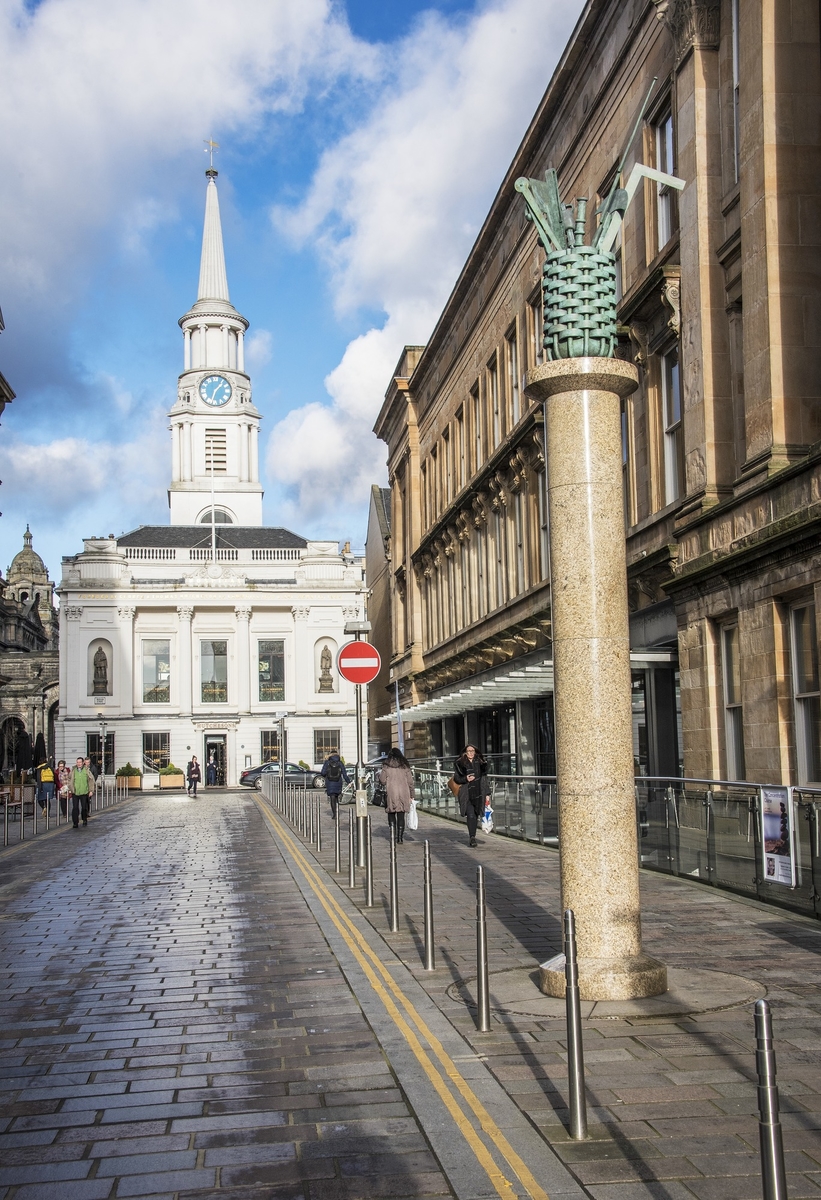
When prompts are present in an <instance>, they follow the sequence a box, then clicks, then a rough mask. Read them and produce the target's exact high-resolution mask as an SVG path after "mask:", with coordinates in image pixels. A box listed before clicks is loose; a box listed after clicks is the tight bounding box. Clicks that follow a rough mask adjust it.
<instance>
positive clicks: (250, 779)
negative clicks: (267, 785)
mask: <svg viewBox="0 0 821 1200" xmlns="http://www.w3.org/2000/svg"><path fill="white" fill-rule="evenodd" d="M269 773H271V774H274V775H278V774H279V763H277V762H267V763H262V764H261V766H258V767H249V768H248V769H247V771H243V772H242V773H241V775H240V777H239V781H240V783H241V784H243V785H244V786H245V787H259V784H260V779H261V778H262V776H263V775H268V774H269ZM285 782H286V783H292V784H294V785H295V786H296V787H315V788H321V787H324V786H325V780H324V779H323V778H322V773H321V772H320V771H312V770H311V769H310V768H308V767H300V766H299V764H298V763H290V762H286V764H285Z"/></svg>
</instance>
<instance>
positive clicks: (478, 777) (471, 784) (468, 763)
mask: <svg viewBox="0 0 821 1200" xmlns="http://www.w3.org/2000/svg"><path fill="white" fill-rule="evenodd" d="M453 778H454V780H455V782H456V783H458V784H459V809H460V811H461V813H462V816H463V817H466V818H467V823H468V833H469V834H470V844H471V846H477V845H478V842H477V841H476V826H477V825H478V824H479V818H480V817H481V816H482V814H483V813H484V810H485V797H486V796H489V795H490V781H489V779H488V777H487V762H486V761H485V759H484V757H483V755H481V754H480V753H479V751H478V750H477V749H476V747H475V746H465V748H464V750H463V751H462V754H461V755H460V757H459V758H457V760H456V763H455V765H454V768H453Z"/></svg>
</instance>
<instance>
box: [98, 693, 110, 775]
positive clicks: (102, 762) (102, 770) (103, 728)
mask: <svg viewBox="0 0 821 1200" xmlns="http://www.w3.org/2000/svg"><path fill="white" fill-rule="evenodd" d="M97 716H98V717H99V719H100V774H101V775H102V777H103V783H105V735H106V730H107V729H108V723H107V722H106V720H105V714H104V713H102V712H100V710H99V709H98V710H97Z"/></svg>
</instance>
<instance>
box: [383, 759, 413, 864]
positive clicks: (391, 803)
mask: <svg viewBox="0 0 821 1200" xmlns="http://www.w3.org/2000/svg"><path fill="white" fill-rule="evenodd" d="M379 782H380V783H384V785H385V793H386V795H387V800H388V804H387V809H388V824H389V825H393V826H394V827H395V829H396V844H397V846H401V845H402V842H403V841H404V840H405V814H406V813H409V812H410V810H411V803H412V802H413V798H414V790H415V789H414V782H413V771H412V770H411V768H410V763H409V762H408V760H407V759H406V758H405V756H404V754H403V753H402V751H401V750H397V749H396V747H395V746H394V747H393V749H392V750H391V751H390V753H389V754H388V757H387V758H386V759H385V765H384V767H383V768H382V770H381V772H380V775H379Z"/></svg>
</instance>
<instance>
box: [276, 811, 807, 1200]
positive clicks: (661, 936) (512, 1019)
mask: <svg viewBox="0 0 821 1200" xmlns="http://www.w3.org/2000/svg"><path fill="white" fill-rule="evenodd" d="M371 812H372V814H374V875H375V880H376V886H375V899H376V905H375V907H374V908H373V909H366V908H365V907H364V894H363V889H362V886H361V874H362V873H361V872H360V873H359V874H358V886H357V888H356V890H355V891H353V892H351V893H350V895H351V896H352V897H353V898H354V900H355V903H356V904H357V906H358V907H359V909H360V910H361V912H362V914H363V916H365V917H366V918H367V919H369V920H370V921H371V923H372V924H373V927H374V928H375V929H376V930H378V931H379V932H380V934H381V935H382V936H384V938H385V939H386V941H387V942H388V943H389V944H390V945H391V946H392V947H393V948H394V949H395V952H396V954H397V955H398V956H399V957H400V959H402V961H403V962H405V963H407V965H408V967H409V968H410V970H411V971H412V972H413V974H414V976H415V978H416V979H417V980H418V981H419V983H420V985H421V986H422V987H424V988H425V989H426V991H427V992H428V994H429V995H430V996H431V997H432V998H433V999H434V1000H435V1001H436V1003H437V1004H438V1005H439V1006H440V1008H441V1009H442V1011H443V1012H444V1013H445V1014H446V1015H447V1017H448V1018H449V1020H450V1021H451V1022H453V1023H454V1025H455V1026H456V1027H457V1028H458V1029H459V1031H460V1032H461V1033H462V1034H463V1036H464V1037H465V1038H466V1039H467V1041H468V1042H469V1044H471V1045H472V1046H473V1047H474V1048H475V1049H476V1051H477V1053H479V1054H480V1055H482V1056H485V1058H486V1061H487V1063H488V1065H489V1066H490V1068H491V1070H492V1072H493V1075H494V1076H495V1078H496V1079H497V1080H498V1081H499V1082H500V1083H501V1084H502V1085H503V1086H504V1088H505V1089H506V1090H507V1092H508V1094H509V1095H510V1096H511V1097H512V1098H513V1099H514V1101H515V1102H516V1104H517V1105H518V1106H519V1108H520V1109H521V1110H522V1112H523V1113H525V1114H527V1116H528V1118H529V1119H530V1121H531V1122H533V1124H534V1125H535V1126H537V1127H538V1128H539V1129H540V1130H541V1131H542V1132H543V1134H544V1136H545V1138H547V1139H548V1141H549V1142H550V1143H551V1145H552V1146H553V1147H554V1148H555V1150H556V1151H557V1153H558V1154H559V1155H560V1156H561V1157H562V1158H563V1159H564V1160H565V1161H566V1163H567V1164H568V1165H569V1167H570V1168H571V1170H572V1172H573V1173H574V1175H575V1176H576V1177H577V1179H578V1180H580V1181H581V1182H582V1184H583V1185H584V1187H585V1189H586V1190H587V1192H588V1194H589V1195H590V1196H593V1197H595V1200H634V1198H635V1200H639V1198H640V1200H647V1198H648V1197H657V1198H659V1200H685V1197H686V1198H688V1200H692V1197H694V1196H695V1197H698V1200H759V1198H760V1196H761V1180H760V1173H759V1158H758V1124H757V1119H756V1112H757V1108H756V1087H755V1060H754V1048H755V1038H754V1029H753V1018H752V1003H746V1004H742V1005H739V1006H735V1007H730V1008H727V1009H725V1010H723V1011H716V1012H707V1013H703V1014H701V1015H689V1016H678V1017H654V1018H651V1019H647V1018H636V1017H633V1018H631V1019H616V1020H614V1019H608V1020H595V1019H591V1020H586V1021H585V1023H584V1026H585V1028H584V1042H585V1055H586V1081H587V1099H588V1115H589V1120H590V1139H589V1140H588V1141H587V1142H584V1143H578V1142H572V1141H571V1140H570V1139H569V1136H568V1134H567V1132H566V1127H567V1124H568V1111H567V1065H566V1053H565V1030H564V1021H563V1020H562V1019H552V1018H536V1017H528V1016H522V1015H516V1014H511V1013H509V1012H507V1013H505V1012H498V1011H497V1012H494V1013H493V1029H492V1032H491V1033H488V1034H479V1033H477V1032H476V1030H475V1025H474V1021H473V1012H472V1011H471V1009H470V1008H468V1007H466V1004H465V1001H464V997H463V995H462V994H460V993H461V992H462V991H463V989H460V988H459V987H458V984H459V983H460V981H463V980H465V979H470V978H471V977H474V976H475V973H476V966H475V924H474V921H475V903H474V886H475V870H476V863H477V862H482V863H483V864H484V867H485V876H486V886H487V903H488V943H489V958H490V969H491V972H492V974H491V993H492V994H493V991H494V982H498V981H499V980H502V979H504V978H505V976H504V975H500V974H496V973H499V972H519V974H520V975H522V974H523V975H524V977H525V978H526V972H527V971H532V970H533V969H534V968H535V967H536V965H537V964H538V963H539V962H541V961H544V960H545V959H546V958H548V957H550V956H551V955H552V954H554V953H556V952H557V951H558V950H559V949H560V928H559V921H558V916H559V905H560V899H559V886H558V854H557V853H556V852H555V851H549V850H540V849H539V848H538V847H536V846H533V845H529V844H523V843H520V842H515V841H512V840H508V839H506V838H502V837H494V836H490V837H486V838H481V836H480V848H479V849H478V850H471V849H470V848H469V847H468V845H467V837H466V831H465V829H464V828H463V827H460V826H458V825H455V824H454V823H452V822H448V821H444V820H441V819H439V818H436V817H433V816H430V815H428V814H424V813H422V814H420V824H419V830H418V831H417V832H416V833H408V834H406V836H405V843H404V845H403V846H401V847H398V854H399V856H400V870H399V891H400V908H401V913H402V918H401V922H400V932H399V933H398V934H393V935H392V934H390V933H389V932H388V929H389V923H388V858H389V855H388V841H387V828H386V825H385V823H384V822H385V818H384V814H382V813H380V811H379V810H376V809H372V810H371ZM276 819H279V818H276ZM347 820H348V813H347V811H345V812H344V816H343V823H342V829H343V831H345V832H347ZM332 829H333V826H332V823H331V821H330V820H329V819H327V814H326V815H325V818H324V819H323V833H324V845H323V851H322V854H321V855H320V856H319V857H320V858H321V861H322V863H323V864H324V866H325V868H326V870H328V871H331V869H332V867H333V848H332V834H331V833H330V831H331V830H332ZM425 838H428V839H429V840H430V844H431V851H432V857H433V869H434V888H435V912H436V947H437V970H436V971H435V972H434V973H433V974H429V973H426V972H424V971H423V970H422V938H423V923H422V903H423V899H422V854H423V842H424V839H425ZM303 840H304V839H303ZM310 852H311V853H312V854H313V853H314V852H313V851H312V850H311V851H310ZM345 866H346V863H343V867H345ZM346 884H347V874H345V875H344V876H340V885H346ZM641 886H642V898H643V906H644V908H643V914H644V915H643V928H644V937H645V947H646V949H647V950H648V952H649V953H651V954H653V955H655V956H657V957H659V958H661V959H663V960H664V961H665V962H666V963H667V964H668V966H670V967H678V968H684V969H693V968H698V969H706V970H710V971H719V972H725V973H726V972H730V973H733V974H736V975H740V976H744V977H746V978H747V979H748V980H749V979H752V980H754V981H756V982H757V983H758V984H759V987H758V988H757V995H760V996H764V995H767V996H768V998H769V1000H770V1002H771V1004H772V1008H773V1012H774V1026H775V1037H776V1045H777V1064H778V1073H779V1084H780V1094H781V1109H782V1123H783V1127H784V1140H785V1146H786V1151H787V1171H788V1184H789V1195H790V1200H800V1198H801V1197H817V1196H818V1195H819V1194H821V1037H819V1034H821V926H819V925H818V924H816V923H814V922H813V921H812V920H810V919H808V918H803V917H798V916H795V917H794V916H793V915H792V914H790V913H787V912H785V911H782V910H779V909H776V908H770V907H767V906H765V905H761V904H757V903H756V902H747V901H743V900H741V899H738V898H735V897H733V896H730V895H728V894H723V893H720V892H717V891H713V890H711V889H709V888H707V887H705V886H703V885H699V884H695V883H692V884H691V883H687V882H684V881H680V880H676V879H673V878H671V877H666V876H662V875H657V874H653V873H650V872H643V873H642V878H641ZM344 890H346V891H347V887H346V886H344ZM454 985H457V986H454ZM469 990H470V989H469V988H468V991H469ZM533 994H534V996H538V992H537V991H536V985H535V983H534V984H533ZM754 998H755V997H754Z"/></svg>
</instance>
